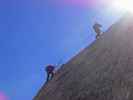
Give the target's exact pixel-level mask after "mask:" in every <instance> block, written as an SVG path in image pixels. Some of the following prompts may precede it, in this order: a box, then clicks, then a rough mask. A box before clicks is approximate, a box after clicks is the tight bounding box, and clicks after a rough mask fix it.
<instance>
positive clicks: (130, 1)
mask: <svg viewBox="0 0 133 100" xmlns="http://www.w3.org/2000/svg"><path fill="white" fill-rule="evenodd" d="M113 6H114V7H115V8H116V9H120V10H123V11H128V12H132V13H133V0H114V1H113Z"/></svg>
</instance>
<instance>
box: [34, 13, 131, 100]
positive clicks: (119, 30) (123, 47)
mask: <svg viewBox="0 0 133 100" xmlns="http://www.w3.org/2000/svg"><path fill="white" fill-rule="evenodd" d="M34 100H133V16H132V15H126V16H124V17H123V18H121V19H120V21H118V22H117V23H115V24H114V25H112V26H111V27H110V28H109V29H108V31H107V32H105V33H104V34H103V35H102V36H101V37H100V38H99V39H98V40H96V41H95V42H94V43H93V44H92V45H90V46H88V47H87V48H85V49H84V50H83V51H81V52H80V53H79V54H78V55H77V56H75V57H74V58H73V59H71V60H70V61H69V62H68V63H66V64H65V65H63V67H62V68H61V69H60V70H59V71H58V72H57V73H56V75H55V77H54V79H53V80H51V81H49V83H48V84H46V85H44V86H43V87H42V89H41V90H40V91H39V93H38V94H37V96H36V97H35V98H34Z"/></svg>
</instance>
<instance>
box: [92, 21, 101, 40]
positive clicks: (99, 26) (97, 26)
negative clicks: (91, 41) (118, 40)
mask: <svg viewBox="0 0 133 100" xmlns="http://www.w3.org/2000/svg"><path fill="white" fill-rule="evenodd" d="M101 27H102V25H100V24H98V23H95V24H94V25H93V29H94V31H95V32H96V39H98V38H99V37H100V35H101V34H102V31H101V29H100V28H101Z"/></svg>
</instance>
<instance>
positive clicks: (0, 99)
mask: <svg viewBox="0 0 133 100" xmlns="http://www.w3.org/2000/svg"><path fill="white" fill-rule="evenodd" d="M0 100H7V96H6V95H5V94H4V93H3V92H0Z"/></svg>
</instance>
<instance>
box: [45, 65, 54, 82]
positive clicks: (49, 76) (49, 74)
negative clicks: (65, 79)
mask: <svg viewBox="0 0 133 100" xmlns="http://www.w3.org/2000/svg"><path fill="white" fill-rule="evenodd" d="M54 69H55V66H54V65H47V66H46V68H45V71H46V73H47V80H46V82H48V81H49V80H51V79H52V78H53V77H54Z"/></svg>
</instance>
